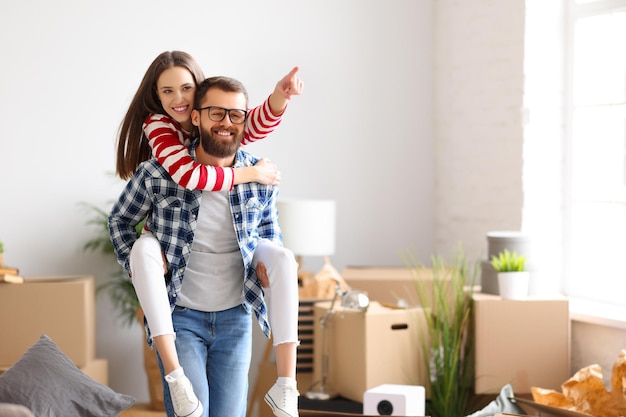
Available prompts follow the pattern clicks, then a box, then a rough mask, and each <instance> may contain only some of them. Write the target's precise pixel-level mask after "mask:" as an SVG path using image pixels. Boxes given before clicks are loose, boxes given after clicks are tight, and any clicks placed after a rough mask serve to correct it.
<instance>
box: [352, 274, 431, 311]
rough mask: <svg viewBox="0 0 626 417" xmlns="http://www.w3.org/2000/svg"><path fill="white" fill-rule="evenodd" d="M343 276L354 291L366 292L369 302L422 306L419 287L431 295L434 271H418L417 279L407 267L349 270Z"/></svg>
mask: <svg viewBox="0 0 626 417" xmlns="http://www.w3.org/2000/svg"><path fill="white" fill-rule="evenodd" d="M341 276H342V278H343V279H344V280H345V281H346V283H347V284H348V285H350V287H352V289H354V290H359V291H363V292H366V293H367V295H368V296H369V298H370V300H373V301H378V302H379V303H381V304H382V305H390V306H398V305H403V306H410V307H413V306H419V305H421V303H420V301H419V297H418V295H417V290H416V285H420V286H423V287H425V291H426V294H432V286H433V285H432V283H433V270H432V269H431V268H423V269H419V270H418V271H417V272H416V274H415V276H414V274H413V273H412V272H411V270H409V268H406V267H390V268H371V267H346V268H345V269H344V270H343V271H342V273H341ZM400 300H402V302H403V304H400V303H399V302H400Z"/></svg>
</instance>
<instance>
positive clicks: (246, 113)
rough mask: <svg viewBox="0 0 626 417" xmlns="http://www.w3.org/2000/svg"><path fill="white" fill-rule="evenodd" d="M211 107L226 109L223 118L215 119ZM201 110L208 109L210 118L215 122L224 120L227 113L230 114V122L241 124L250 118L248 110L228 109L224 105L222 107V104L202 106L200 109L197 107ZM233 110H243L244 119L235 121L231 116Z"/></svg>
mask: <svg viewBox="0 0 626 417" xmlns="http://www.w3.org/2000/svg"><path fill="white" fill-rule="evenodd" d="M211 109H220V110H224V116H222V118H221V119H219V120H215V119H213V118H212V117H211ZM196 110H198V111H199V112H202V110H208V116H209V120H211V121H213V122H221V121H222V120H224V119H225V118H226V115H228V119H229V120H230V122H231V123H232V124H234V125H240V124H243V123H245V122H246V120H247V119H248V110H242V109H227V108H224V107H220V106H208V107H202V108H199V109H196ZM231 111H240V112H243V120H242V121H241V122H234V121H233V119H232V117H230V112H231Z"/></svg>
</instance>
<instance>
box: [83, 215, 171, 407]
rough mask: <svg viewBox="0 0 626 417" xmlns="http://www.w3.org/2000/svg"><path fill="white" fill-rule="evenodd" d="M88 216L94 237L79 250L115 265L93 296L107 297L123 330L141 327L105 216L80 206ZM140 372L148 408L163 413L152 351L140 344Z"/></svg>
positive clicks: (133, 294)
mask: <svg viewBox="0 0 626 417" xmlns="http://www.w3.org/2000/svg"><path fill="white" fill-rule="evenodd" d="M82 204H83V205H84V206H85V207H86V208H87V209H88V210H89V211H90V212H91V213H92V215H91V218H89V220H88V221H87V224H88V225H90V226H92V227H93V228H94V229H95V231H96V233H95V235H94V236H93V237H92V238H91V239H89V240H88V241H87V242H86V243H85V245H84V246H83V249H84V250H87V251H96V252H101V253H102V254H104V255H106V256H108V257H110V258H111V261H112V263H113V264H114V265H115V271H114V272H113V273H112V274H111V278H110V279H109V280H108V281H106V282H105V283H103V284H100V285H98V287H97V289H96V293H97V294H100V293H102V292H103V291H104V292H107V293H108V294H109V297H110V298H111V302H112V304H113V307H114V308H115V309H117V310H118V314H119V316H120V318H121V319H122V320H123V322H124V323H125V324H126V325H127V326H131V325H132V324H133V323H136V322H139V323H140V325H141V326H142V327H143V323H144V318H143V311H142V310H141V305H140V303H139V299H138V298H137V293H136V292H135V287H134V286H133V283H132V281H131V280H130V278H129V277H128V274H127V273H126V271H125V270H124V268H122V267H121V266H120V265H119V264H118V263H117V259H116V257H115V251H114V249H113V243H112V242H111V237H110V234H109V213H108V212H106V211H104V210H102V209H100V208H99V207H96V206H94V205H91V204H86V203H82ZM142 228H143V222H141V223H140V224H138V225H137V234H138V235H139V234H140V233H141V229H142ZM141 334H142V338H143V337H145V336H144V332H142V333H141ZM143 346H144V351H143V357H144V368H145V370H146V376H147V377H148V391H149V393H150V408H151V409H152V410H155V411H163V410H164V409H165V408H164V405H163V387H162V383H161V373H160V371H159V366H158V363H157V358H156V351H155V350H150V348H149V347H148V344H147V343H145V342H144V343H143Z"/></svg>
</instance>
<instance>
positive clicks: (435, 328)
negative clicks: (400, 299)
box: [404, 246, 478, 417]
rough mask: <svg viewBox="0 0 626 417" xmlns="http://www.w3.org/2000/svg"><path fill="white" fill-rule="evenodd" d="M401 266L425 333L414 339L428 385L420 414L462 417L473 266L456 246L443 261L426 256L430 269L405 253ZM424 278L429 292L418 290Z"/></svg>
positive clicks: (468, 379)
mask: <svg viewBox="0 0 626 417" xmlns="http://www.w3.org/2000/svg"><path fill="white" fill-rule="evenodd" d="M404 262H405V264H406V266H407V267H408V268H409V271H410V273H411V276H412V277H413V278H414V284H415V290H416V293H417V296H418V300H419V302H420V304H421V306H422V308H423V312H424V316H425V319H426V327H427V329H426V333H427V334H425V335H424V336H425V337H421V338H420V339H421V341H422V349H421V354H422V359H423V361H424V366H425V367H426V369H427V371H428V376H429V384H430V385H429V387H428V390H429V393H430V400H429V402H428V403H427V414H426V415H430V416H433V417H450V416H463V415H466V412H467V408H468V406H469V401H470V395H471V393H472V392H473V381H474V334H473V330H472V327H471V322H472V306H473V298H472V297H473V288H474V284H475V282H476V277H477V273H478V264H477V263H474V265H473V266H470V263H469V261H468V259H467V257H466V256H465V255H464V253H463V250H462V248H461V246H459V249H458V253H457V254H456V255H455V256H453V257H451V259H449V260H446V259H444V258H443V257H440V256H433V257H431V263H432V268H431V269H429V268H426V267H425V266H424V265H423V264H422V263H421V262H420V261H419V260H417V259H416V257H415V256H413V255H411V254H408V255H406V256H405V257H404ZM429 275H432V293H429V291H428V290H427V288H428V286H427V285H423V282H424V280H425V279H431V278H430V277H429Z"/></svg>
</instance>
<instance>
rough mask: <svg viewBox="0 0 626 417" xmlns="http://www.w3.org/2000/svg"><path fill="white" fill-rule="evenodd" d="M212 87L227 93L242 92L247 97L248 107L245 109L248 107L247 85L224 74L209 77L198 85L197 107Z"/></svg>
mask: <svg viewBox="0 0 626 417" xmlns="http://www.w3.org/2000/svg"><path fill="white" fill-rule="evenodd" d="M211 88H218V89H220V90H222V91H226V92H227V93H242V94H243V95H244V97H245V99H246V108H245V109H243V110H247V109H248V90H246V87H244V85H243V84H242V83H241V82H240V81H237V80H235V79H234V78H230V77H223V76H217V77H209V78H207V79H206V80H204V81H202V82H201V83H200V85H198V88H196V94H195V96H194V104H195V108H196V109H198V108H199V107H200V102H202V99H203V98H204V96H205V95H206V93H207V91H209V90H210V89H211Z"/></svg>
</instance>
